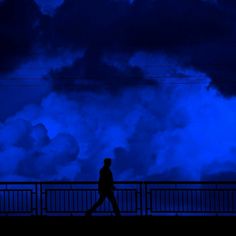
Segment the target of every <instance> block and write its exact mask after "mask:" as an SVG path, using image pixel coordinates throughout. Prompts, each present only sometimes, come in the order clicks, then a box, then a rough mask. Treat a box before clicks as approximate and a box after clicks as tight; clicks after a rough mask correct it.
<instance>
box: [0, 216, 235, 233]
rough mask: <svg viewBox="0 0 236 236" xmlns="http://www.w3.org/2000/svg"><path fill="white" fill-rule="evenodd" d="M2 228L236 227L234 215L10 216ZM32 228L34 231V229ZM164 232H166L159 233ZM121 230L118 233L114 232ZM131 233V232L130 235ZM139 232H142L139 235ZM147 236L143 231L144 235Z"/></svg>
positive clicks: (133, 230) (29, 230) (64, 230)
mask: <svg viewBox="0 0 236 236" xmlns="http://www.w3.org/2000/svg"><path fill="white" fill-rule="evenodd" d="M0 227H1V228H2V229H3V228H5V229H7V230H8V232H9V231H11V230H19V232H20V231H21V232H24V233H30V234H31V235H36V233H37V235H38V234H46V233H48V232H52V233H53V235H56V234H57V233H63V234H62V235H81V234H80V232H82V231H83V232H84V231H85V232H86V235H87V233H90V232H92V231H94V230H95V232H96V235H100V233H102V234H103V235H121V236H123V235H126V232H129V234H130V233H132V235H138V234H137V233H140V232H145V233H147V235H166V233H167V232H170V231H171V232H172V231H174V232H175V235H177V233H187V234H188V235H195V234H194V233H196V232H198V233H204V232H206V230H207V229H208V230H210V232H211V233H213V232H215V233H219V232H220V231H221V232H223V233H224V234H225V233H227V232H231V234H232V232H234V233H233V234H235V230H236V218H234V217H120V218H116V217H91V218H86V217H19V218H14V217H9V218H7V217H6V218H4V217H2V218H0ZM32 230H33V231H32ZM163 230H164V231H165V234H159V233H160V232H163ZM114 233H118V234H114ZM130 235H131V234H130ZM139 235H140V234H139ZM143 235H144V234H143Z"/></svg>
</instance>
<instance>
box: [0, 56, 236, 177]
mask: <svg viewBox="0 0 236 236" xmlns="http://www.w3.org/2000/svg"><path fill="white" fill-rule="evenodd" d="M143 59H145V60H143ZM144 62H145V63H147V62H156V64H153V67H149V68H147V67H145V64H144ZM166 63H168V64H169V66H168V67H163V64H166ZM129 64H130V65H133V66H134V65H137V66H139V67H141V68H142V67H143V71H144V74H145V75H146V76H147V77H148V74H150V75H151V74H152V73H154V72H157V71H158V72H159V73H162V74H163V75H164V74H166V75H167V74H168V75H169V81H168V82H167V81H166V80H165V81H162V80H161V78H155V79H156V80H157V82H158V84H159V86H150V87H143V86H140V87H136V88H127V89H126V90H124V91H123V92H122V93H119V94H117V95H116V96H114V95H113V94H109V93H91V92H86V93H79V94H78V93H70V95H69V94H67V95H65V94H58V93H52V94H50V95H49V96H48V97H46V98H45V99H44V100H43V101H42V103H41V104H40V105H32V106H28V107H26V108H25V109H24V110H22V111H21V112H19V113H18V114H16V115H15V116H14V117H11V118H10V119H8V121H7V122H6V123H5V124H2V129H1V131H0V134H2V135H1V137H3V139H4V142H3V144H2V148H3V147H5V148H4V149H2V150H4V151H3V154H2V158H3V156H4V155H7V153H9V154H8V155H11V158H10V159H9V160H10V162H9V164H8V165H7V167H8V168H10V169H7V170H4V169H3V170H2V173H5V174H6V173H7V171H8V172H9V173H12V174H15V175H17V176H21V177H25V178H33V177H34V178H39V179H42V178H48V179H53V178H57V179H60V178H61V179H63V178H65V173H66V174H67V175H66V177H67V178H69V179H77V180H81V179H86V180H88V179H95V178H97V174H98V170H99V167H100V165H101V164H102V160H103V158H104V157H106V156H110V157H112V158H113V160H114V165H113V169H114V173H115V176H116V179H123V180H127V179H138V180H140V179H152V180H176V179H181V180H186V179H188V180H200V179H204V178H205V179H210V178H211V176H212V178H214V179H216V177H215V174H216V173H218V174H219V175H218V177H219V176H220V173H223V172H226V173H234V172H235V170H234V168H233V166H234V165H235V164H236V159H235V150H236V145H235V142H234V140H235V138H236V136H235V134H236V132H235V131H234V127H236V126H235V120H236V113H235V112H234V110H235V109H233V108H234V107H235V105H236V100H235V99H234V98H228V99H227V98H224V97H223V96H222V95H220V94H219V93H218V92H217V90H215V89H213V88H210V89H209V87H208V85H209V83H210V79H209V78H208V77H207V76H206V75H205V74H202V73H199V72H197V71H195V70H193V69H188V68H183V67H182V66H179V65H178V63H176V62H175V61H173V60H171V59H168V58H166V57H165V56H155V57H154V56H153V55H151V54H145V53H139V54H136V55H135V56H134V57H132V60H130V61H129ZM150 64H151V63H150ZM180 72H181V73H182V74H181V73H180ZM170 75H172V76H170ZM199 78H201V83H199ZM180 79H181V82H182V83H181V84H178V81H179V80H180ZM189 81H191V82H192V84H189ZM19 120H21V121H20V122H19ZM9 122H10V123H9ZM9 124H10V125H9ZM7 134H8V135H7ZM32 140H33V141H32ZM78 147H79V149H80V152H79V153H78ZM13 153H16V154H15V155H12V154H13ZM26 154H28V155H26ZM6 160H7V159H6ZM219 163H220V164H219ZM229 163H232V164H229ZM212 166H213V167H214V168H211V167H212ZM3 167H4V165H3ZM3 167H2V168H3ZM64 168H65V169H64ZM66 168H68V169H69V170H70V168H72V169H73V171H71V170H70V171H67V169H66ZM32 170H33V171H32ZM63 170H64V171H63ZM4 171H5V172H4ZM62 173H64V174H62ZM230 176H231V177H232V176H233V175H232V174H231V175H230ZM219 178H220V177H219Z"/></svg>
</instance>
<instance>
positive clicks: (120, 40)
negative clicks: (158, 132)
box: [44, 0, 236, 95]
mask: <svg viewBox="0 0 236 236" xmlns="http://www.w3.org/2000/svg"><path fill="white" fill-rule="evenodd" d="M235 12H236V8H235V3H234V2H233V1H229V0H221V1H201V0H191V1H189V0H180V1H173V0H166V1H157V0H156V1H153V0H145V1H144V0H136V1H134V2H133V3H132V4H130V2H129V1H111V0H100V1H95V0H87V1H82V0H77V1H75V0H67V1H65V2H64V4H63V5H62V6H61V7H60V8H59V9H58V10H57V12H56V14H55V16H54V18H53V19H48V21H47V20H46V21H45V22H44V30H45V31H44V32H45V38H44V40H45V43H46V42H47V44H49V45H50V44H51V47H54V48H55V49H57V48H72V49H75V48H89V49H90V50H95V51H96V50H98V49H99V50H100V51H101V52H102V53H105V52H109V53H116V52H125V53H130V54H132V53H133V52H136V51H149V52H152V53H155V52H160V51H161V52H164V53H167V54H169V55H171V56H175V57H176V58H177V59H178V60H179V62H182V63H183V64H186V65H190V66H193V67H195V68H197V69H199V70H202V71H204V72H207V73H208V74H209V75H210V76H211V77H212V78H213V84H214V85H215V86H216V87H217V88H218V89H219V90H220V91H221V92H222V93H223V94H225V95H234V94H235V93H236V86H234V83H233V82H234V77H235V72H234V67H235V61H236V60H235V59H236V58H235V55H236V49H235V46H234V41H235V39H236V33H235V23H234V22H235ZM92 60H93V59H92ZM91 63H94V61H91ZM96 64H98V65H99V64H101V57H97V61H96ZM71 69H72V71H74V67H72V68H71ZM66 72H68V68H66ZM63 73H64V71H63V70H62V74H63ZM90 73H93V71H92V70H91V72H90ZM105 73H106V72H105ZM69 74H70V73H69ZM57 75H58V74H57ZM94 76H96V73H95V72H94ZM56 78H58V76H56ZM99 78H102V77H101V76H99ZM232 80H233V81H232ZM115 81H117V80H115ZM115 81H114V84H115ZM125 81H126V80H123V82H125ZM137 81H139V80H137ZM66 83H68V81H67V82H66ZM69 83H70V82H69ZM73 84H74V80H72V85H73ZM121 84H122V82H121V83H120V82H118V85H117V86H120V85H121ZM125 86H126V85H125Z"/></svg>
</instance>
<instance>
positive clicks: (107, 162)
mask: <svg viewBox="0 0 236 236" xmlns="http://www.w3.org/2000/svg"><path fill="white" fill-rule="evenodd" d="M104 166H106V167H110V166H111V158H105V159H104Z"/></svg>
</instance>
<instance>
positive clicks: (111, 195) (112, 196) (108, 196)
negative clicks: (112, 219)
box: [107, 192, 120, 216]
mask: <svg viewBox="0 0 236 236" xmlns="http://www.w3.org/2000/svg"><path fill="white" fill-rule="evenodd" d="M107 198H108V200H109V201H110V202H111V204H112V207H113V210H114V212H115V214H116V216H120V209H119V207H118V204H117V202H116V199H115V196H114V193H113V192H111V193H109V194H108V195H107Z"/></svg>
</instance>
